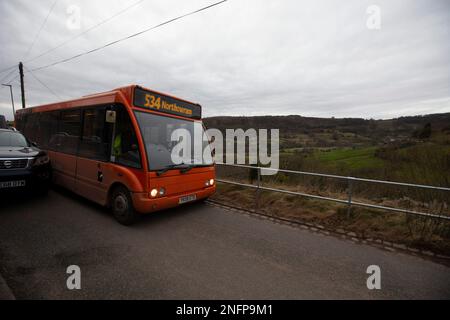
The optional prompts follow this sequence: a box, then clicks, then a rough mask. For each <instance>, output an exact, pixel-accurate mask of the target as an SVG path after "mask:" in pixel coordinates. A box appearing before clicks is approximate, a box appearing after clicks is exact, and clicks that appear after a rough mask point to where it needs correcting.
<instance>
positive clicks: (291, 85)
mask: <svg viewBox="0 0 450 320" xmlns="http://www.w3.org/2000/svg"><path fill="white" fill-rule="evenodd" d="M52 2H53V0H46V1H41V2H39V3H37V2H30V1H24V0H22V1H14V2H12V1H1V2H0V15H1V19H2V33H1V34H0V48H1V55H0V69H3V68H4V67H8V66H9V65H12V64H16V63H17V62H18V60H20V59H24V57H23V55H24V54H25V52H26V50H27V48H28V47H29V45H30V44H31V43H32V41H33V39H34V37H35V36H36V34H35V32H37V30H38V29H39V27H40V25H41V24H42V22H43V20H44V18H45V16H46V14H47V12H48V9H49V8H50V6H51V4H52ZM134 2H136V0H130V1H127V2H125V3H124V2H123V1H118V0H116V1H95V2H94V1H86V0H78V1H72V0H61V1H58V3H57V4H56V6H55V8H54V10H53V12H52V13H51V15H50V17H49V19H48V21H47V24H46V25H45V27H44V28H43V30H42V33H41V34H40V36H39V39H38V41H37V42H36V45H35V46H34V48H33V50H32V52H31V53H30V55H29V57H34V56H37V55H38V54H39V53H41V52H44V51H46V50H48V49H49V48H52V47H54V46H56V45H58V44H59V43H61V42H63V41H65V40H67V39H70V38H71V37H73V36H74V35H76V34H77V33H79V32H82V31H83V30H86V29H87V28H89V27H90V26H92V25H94V24H96V23H98V22H100V21H101V20H103V19H105V18H107V17H109V16H111V15H113V14H114V13H116V12H118V11H120V10H121V9H123V8H124V7H126V6H128V5H131V4H132V3H134ZM210 3H211V1H206V0H190V1H175V0H166V1H156V0H145V1H143V2H142V3H140V4H138V5H137V6H135V7H133V8H132V9H130V10H128V11H127V12H126V13H124V14H123V15H120V16H119V17H117V18H115V19H113V20H111V21H109V22H108V23H105V24H104V25H102V26H100V27H99V28H96V29H95V30H93V31H92V32H88V33H86V34H85V35H83V36H82V37H79V38H78V39H76V40H75V41H72V42H70V43H68V44H67V45H65V46H63V47H61V48H59V49H58V50H55V51H54V52H52V53H50V54H48V55H45V56H43V57H42V58H39V59H37V60H35V61H32V62H30V63H26V66H27V67H28V68H29V69H31V68H34V67H39V66H42V65H46V64H48V63H51V62H54V61H57V60H59V59H62V58H67V57H70V56H72V55H74V54H77V53H80V52H83V51H86V50H89V49H92V48H95V47H97V46H99V45H102V44H105V43H107V42H109V41H113V40H116V39H118V38H121V37H123V36H126V35H129V34H131V33H134V32H137V31H139V30H142V29H144V28H146V27H148V26H152V25H155V24H158V23H160V22H162V21H165V20H167V19H170V18H173V17H175V16H177V15H179V14H183V13H185V12H188V11H191V10H193V9H196V8H199V7H202V6H205V5H207V4H210ZM372 4H373V2H372V1H360V0H352V1H345V2H342V1H328V0H322V1H312V0H311V1H295V0H289V1H276V0H265V1H260V0H247V1H238V0H229V1H228V2H227V3H225V4H223V5H221V6H218V7H215V8H213V9H210V10H207V11H205V12H202V13H200V14H198V15H195V16H191V17H188V18H186V19H183V20H180V21H177V22H175V23H172V24H169V25H166V26H164V27H162V28H159V29H156V30H154V31H151V32H149V33H146V34H144V35H141V36H139V37H136V38H134V39H130V40H128V41H124V42H122V43H119V44H117V45H114V46H111V47H108V48H106V49H104V50H101V51H98V52H95V53H92V54H89V55H87V56H83V57H80V58H79V59H76V60H72V61H70V62H67V63H63V64H59V65H57V66H54V67H51V68H48V69H44V70H41V71H36V72H35V75H36V76H37V77H39V79H41V80H42V81H43V82H44V83H46V84H47V85H48V86H49V87H50V88H51V89H52V90H53V91H55V92H57V93H58V95H59V96H61V98H63V99H68V98H75V97H79V96H82V95H85V94H89V93H94V92H99V91H106V90H110V89H112V88H115V87H119V86H122V85H127V84H130V83H138V84H141V85H143V86H147V87H150V88H154V89H155V90H159V91H162V92H167V93H171V94H174V95H177V96H180V97H183V98H186V99H188V100H193V101H198V102H199V103H201V104H202V105H203V106H204V115H206V116H213V115H214V116H215V115H263V114H301V115H305V116H321V117H331V116H335V117H364V118H387V117H397V116H403V115H414V114H423V113H436V112H450V92H449V84H450V72H449V71H450V70H449V57H450V44H449V41H448V30H449V21H450V19H449V18H450V17H449V15H450V10H449V9H450V5H449V3H448V1H445V0H438V1H433V2H429V1H425V0H416V1H414V2H412V1H401V0H396V1H388V0H381V1H377V2H376V5H378V6H379V8H380V10H381V28H380V29H379V30H369V29H368V28H367V26H366V22H367V19H368V17H369V15H368V14H367V13H366V10H367V7H368V6H370V5H372ZM70 5H77V6H79V8H80V9H81V29H80V30H70V29H68V28H67V26H66V22H67V19H68V17H69V16H68V14H67V12H66V10H67V8H68V7H69V6H70ZM24 60H26V59H24ZM4 75H5V73H2V74H0V78H2V77H4ZM13 76H14V75H12V76H11V77H10V78H12V77H13ZM6 80H10V79H9V78H8V79H6ZM25 82H26V98H27V102H28V104H29V105H36V104H41V103H48V102H52V101H57V100H59V98H58V97H55V96H54V95H52V94H51V93H50V92H49V91H48V90H47V89H46V88H45V87H43V86H42V85H41V84H40V83H39V82H37V81H36V80H35V79H34V78H33V77H32V76H31V75H30V74H26V76H25ZM12 84H13V85H14V93H15V102H16V107H19V102H20V90H19V84H18V81H17V80H14V81H13V82H12ZM10 109H11V107H10V97H9V90H8V89H7V88H2V90H1V91H0V113H6V114H7V115H9V117H10V116H11V114H10V113H8V110H10Z"/></svg>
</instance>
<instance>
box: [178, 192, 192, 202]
mask: <svg viewBox="0 0 450 320" xmlns="http://www.w3.org/2000/svg"><path fill="white" fill-rule="evenodd" d="M195 199H197V196H196V195H195V194H190V195H187V196H184V197H181V198H180V199H179V200H178V203H179V204H182V203H186V202H190V201H194V200H195Z"/></svg>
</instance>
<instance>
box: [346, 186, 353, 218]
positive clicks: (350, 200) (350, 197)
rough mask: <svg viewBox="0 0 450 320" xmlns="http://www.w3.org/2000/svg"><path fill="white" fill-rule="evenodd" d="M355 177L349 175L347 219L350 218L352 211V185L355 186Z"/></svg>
mask: <svg viewBox="0 0 450 320" xmlns="http://www.w3.org/2000/svg"><path fill="white" fill-rule="evenodd" d="M352 180H353V178H352V177H347V197H348V200H347V219H350V213H351V210H352V187H353V183H352Z"/></svg>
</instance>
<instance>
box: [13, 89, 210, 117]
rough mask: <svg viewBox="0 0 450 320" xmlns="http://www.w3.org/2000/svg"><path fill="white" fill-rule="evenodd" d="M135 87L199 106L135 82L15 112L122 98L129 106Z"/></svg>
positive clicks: (87, 104)
mask: <svg viewBox="0 0 450 320" xmlns="http://www.w3.org/2000/svg"><path fill="white" fill-rule="evenodd" d="M135 88H141V89H143V90H147V91H151V92H154V93H156V94H159V95H162V96H166V97H169V98H172V99H175V100H177V101H181V102H185V103H188V104H192V105H196V106H198V107H201V106H200V105H199V104H198V103H194V102H191V101H188V100H185V99H181V98H178V97H175V96H172V95H169V94H166V93H161V92H158V91H155V90H152V89H148V88H145V87H142V86H139V85H136V84H132V85H129V86H124V87H119V88H116V89H113V90H110V91H105V92H100V93H93V94H89V95H85V96H82V97H80V98H77V99H72V100H66V101H61V102H54V103H49V104H45V105H39V106H33V107H29V108H25V109H19V110H17V111H16V113H17V114H22V113H29V112H44V111H50V110H58V109H61V110H63V109H70V108H76V107H83V106H92V105H99V104H108V103H117V102H122V101H123V99H125V100H127V102H128V103H129V105H130V106H133V93H134V89H135Z"/></svg>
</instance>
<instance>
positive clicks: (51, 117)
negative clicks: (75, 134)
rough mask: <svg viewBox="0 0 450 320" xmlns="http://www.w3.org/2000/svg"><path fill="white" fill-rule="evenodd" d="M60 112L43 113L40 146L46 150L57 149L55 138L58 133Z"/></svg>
mask: <svg viewBox="0 0 450 320" xmlns="http://www.w3.org/2000/svg"><path fill="white" fill-rule="evenodd" d="M58 118H59V111H48V112H43V113H42V114H41V117H40V118H39V122H40V127H41V137H40V141H39V146H40V147H42V148H44V149H56V150H57V148H56V144H55V143H54V142H55V139H54V136H55V135H56V134H57V133H58Z"/></svg>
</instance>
